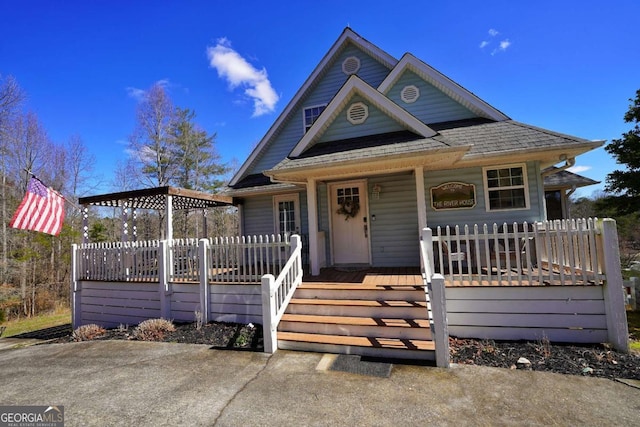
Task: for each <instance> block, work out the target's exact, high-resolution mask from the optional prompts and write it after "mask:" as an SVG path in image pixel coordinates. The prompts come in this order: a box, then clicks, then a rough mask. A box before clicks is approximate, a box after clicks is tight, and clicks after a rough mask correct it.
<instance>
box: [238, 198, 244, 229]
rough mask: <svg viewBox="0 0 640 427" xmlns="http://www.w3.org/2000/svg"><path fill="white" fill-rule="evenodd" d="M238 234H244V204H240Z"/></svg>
mask: <svg viewBox="0 0 640 427" xmlns="http://www.w3.org/2000/svg"><path fill="white" fill-rule="evenodd" d="M238 235H239V236H244V205H238Z"/></svg>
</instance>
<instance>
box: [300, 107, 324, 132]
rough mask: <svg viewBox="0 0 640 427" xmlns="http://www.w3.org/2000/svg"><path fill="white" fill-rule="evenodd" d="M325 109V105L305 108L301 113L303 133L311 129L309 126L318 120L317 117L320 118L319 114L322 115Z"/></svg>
mask: <svg viewBox="0 0 640 427" xmlns="http://www.w3.org/2000/svg"><path fill="white" fill-rule="evenodd" d="M325 108H326V104H325V105H316V106H313V107H307V108H305V109H304V111H303V112H302V115H303V122H304V133H307V131H308V130H309V129H310V128H311V126H312V125H313V124H314V123H315V121H316V120H318V117H320V114H322V112H323V111H324V109H325Z"/></svg>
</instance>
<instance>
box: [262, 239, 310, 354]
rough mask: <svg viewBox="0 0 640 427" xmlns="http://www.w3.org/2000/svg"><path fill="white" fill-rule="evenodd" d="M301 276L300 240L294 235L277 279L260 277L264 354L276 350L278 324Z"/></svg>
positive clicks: (269, 276) (267, 276)
mask: <svg viewBox="0 0 640 427" xmlns="http://www.w3.org/2000/svg"><path fill="white" fill-rule="evenodd" d="M302 274H303V271H302V239H301V238H300V236H299V235H297V234H294V235H293V236H291V255H289V259H288V260H287V262H286V264H285V265H284V267H283V268H282V271H281V272H280V274H279V275H278V277H277V278H276V277H274V276H273V274H265V275H264V276H262V281H261V284H262V332H263V336H264V352H265V353H274V352H275V351H276V350H277V349H278V339H277V336H276V333H277V329H278V324H279V323H280V319H282V316H283V315H284V312H285V310H286V308H287V305H288V304H289V301H291V298H292V297H293V293H294V292H295V290H296V288H297V287H298V286H299V285H300V283H302Z"/></svg>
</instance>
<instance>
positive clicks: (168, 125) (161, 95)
mask: <svg viewBox="0 0 640 427" xmlns="http://www.w3.org/2000/svg"><path fill="white" fill-rule="evenodd" d="M136 119H137V123H136V128H135V130H134V132H133V134H132V135H131V137H130V138H129V146H130V149H131V151H132V152H133V153H134V159H135V160H136V162H137V163H138V164H139V166H140V170H141V171H142V176H143V177H144V178H145V180H146V183H147V184H150V185H153V186H165V185H169V183H170V182H171V180H172V178H173V176H174V173H175V166H176V162H175V156H176V154H175V153H176V150H175V149H174V145H173V138H172V136H171V129H172V128H173V127H174V123H175V120H176V114H175V107H174V105H173V103H172V101H171V99H170V98H169V95H168V94H167V93H166V91H165V89H164V87H163V86H162V85H160V84H157V83H156V84H155V85H153V86H151V88H150V89H149V90H148V91H147V92H146V93H145V96H144V99H143V101H142V102H141V103H140V105H139V106H138V110H137V113H136Z"/></svg>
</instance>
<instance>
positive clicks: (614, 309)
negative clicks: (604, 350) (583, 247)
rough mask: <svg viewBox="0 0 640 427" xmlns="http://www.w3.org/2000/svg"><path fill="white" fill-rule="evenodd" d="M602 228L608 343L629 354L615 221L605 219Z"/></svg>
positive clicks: (601, 224)
mask: <svg viewBox="0 0 640 427" xmlns="http://www.w3.org/2000/svg"><path fill="white" fill-rule="evenodd" d="M600 226H601V227H602V249H603V252H604V273H605V275H606V281H605V283H604V286H603V289H602V290H603V294H604V311H605V313H606V315H607V330H608V334H609V342H610V343H611V344H612V345H613V347H614V348H615V349H616V350H619V351H622V352H624V353H628V352H629V329H628V325H627V313H626V311H625V307H624V303H625V295H624V288H623V283H622V271H621V269H620V249H619V246H618V231H617V229H616V221H615V220H613V219H611V218H605V219H603V220H602V222H601V223H600Z"/></svg>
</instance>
